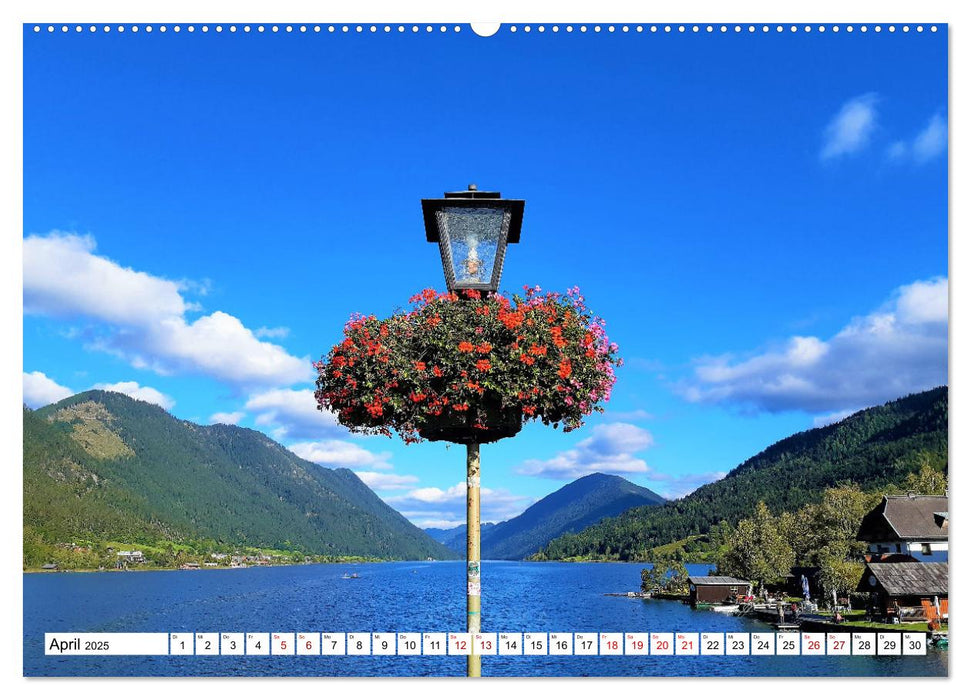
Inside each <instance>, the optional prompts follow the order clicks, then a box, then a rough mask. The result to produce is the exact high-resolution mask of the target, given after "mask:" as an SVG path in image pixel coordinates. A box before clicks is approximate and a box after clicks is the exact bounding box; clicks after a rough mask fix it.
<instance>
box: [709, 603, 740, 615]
mask: <svg viewBox="0 0 971 700" xmlns="http://www.w3.org/2000/svg"><path fill="white" fill-rule="evenodd" d="M711 610H712V612H719V613H726V614H728V615H733V614H735V613H737V612H738V605H712V606H711Z"/></svg>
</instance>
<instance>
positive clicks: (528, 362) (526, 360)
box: [519, 354, 536, 365]
mask: <svg viewBox="0 0 971 700" xmlns="http://www.w3.org/2000/svg"><path fill="white" fill-rule="evenodd" d="M519 361H520V362H522V363H524V364H526V365H531V364H533V363H534V362H536V360H535V359H533V358H532V357H530V356H529V355H525V354H523V355H520V356H519Z"/></svg>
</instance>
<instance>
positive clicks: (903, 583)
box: [858, 562, 947, 596]
mask: <svg viewBox="0 0 971 700" xmlns="http://www.w3.org/2000/svg"><path fill="white" fill-rule="evenodd" d="M871 574H872V575H873V576H874V577H875V578H876V580H877V586H876V587H879V588H882V589H883V590H885V591H886V592H887V594H888V595H893V596H903V595H947V562H920V563H918V562H894V563H890V564H876V563H870V564H867V567H866V570H864V572H863V580H862V581H860V586H859V588H858V590H873V589H874V588H875V586H873V584H872V583H870V581H869V577H870V575H871Z"/></svg>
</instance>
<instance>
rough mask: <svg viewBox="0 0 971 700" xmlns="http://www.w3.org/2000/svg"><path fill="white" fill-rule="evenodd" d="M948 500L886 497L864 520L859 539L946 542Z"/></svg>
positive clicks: (945, 498) (858, 535)
mask: <svg viewBox="0 0 971 700" xmlns="http://www.w3.org/2000/svg"><path fill="white" fill-rule="evenodd" d="M947 534H948V520H947V496H909V495H908V496H884V497H883V500H882V501H881V502H880V505H878V506H877V507H876V508H874V509H873V510H871V511H870V512H869V513H867V514H866V516H864V518H863V522H862V523H861V524H860V531H859V533H858V534H857V538H858V539H861V540H866V541H868V542H879V541H882V540H892V539H901V540H946V539H947Z"/></svg>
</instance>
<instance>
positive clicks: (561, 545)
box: [535, 387, 948, 560]
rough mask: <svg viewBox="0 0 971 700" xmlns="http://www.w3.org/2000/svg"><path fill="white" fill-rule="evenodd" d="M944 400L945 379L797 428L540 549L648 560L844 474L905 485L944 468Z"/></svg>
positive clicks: (548, 553) (549, 553) (802, 498)
mask: <svg viewBox="0 0 971 700" xmlns="http://www.w3.org/2000/svg"><path fill="white" fill-rule="evenodd" d="M947 404H948V393H947V387H938V388H936V389H931V390H929V391H924V392H921V393H919V394H912V395H910V396H905V397H903V398H901V399H897V400H895V401H890V402H888V403H886V404H884V405H882V406H875V407H873V408H867V409H864V410H862V411H858V412H857V413H854V414H853V415H851V416H849V417H847V418H844V419H843V420H841V421H839V422H838V423H833V424H831V425H827V426H824V427H819V428H815V429H812V430H808V431H805V432H801V433H797V434H795V435H792V436H790V437H788V438H785V439H784V440H780V441H779V442H777V443H775V444H774V445H771V446H770V447H768V448H766V449H765V450H763V451H762V452H760V453H759V454H757V455H755V456H754V457H752V458H750V459H747V460H746V461H744V462H743V463H742V464H740V465H738V466H737V467H735V468H734V469H733V470H732V471H730V472H729V473H728V474H727V475H726V476H725V477H724V478H723V479H720V480H719V481H715V482H713V483H710V484H706V485H704V486H702V487H701V488H699V489H697V490H695V491H693V492H692V493H690V494H689V495H687V496H685V497H684V498H681V499H679V500H676V501H672V502H670V503H668V504H666V505H663V506H659V507H647V508H645V507H640V508H633V509H631V510H628V511H626V512H625V513H623V514H621V515H619V516H617V517H614V518H607V519H604V520H603V521H601V522H599V523H597V524H595V525H592V526H591V527H588V528H586V529H585V530H582V531H580V532H576V533H568V534H565V535H562V536H560V537H558V538H556V539H555V540H553V541H552V542H550V543H549V544H548V545H546V546H545V547H543V548H542V551H540V552H539V553H538V554H537V555H536V557H535V558H538V559H574V558H577V559H608V560H609V559H615V560H643V559H645V558H647V557H648V556H649V554H650V550H651V549H652V548H653V547H657V546H661V545H666V544H669V543H673V542H678V541H680V540H683V539H685V538H688V537H691V536H695V535H704V534H706V533H708V532H709V531H710V530H711V528H712V527H714V526H715V525H718V524H719V523H721V521H725V522H727V523H728V524H729V525H732V526H734V525H735V524H737V523H738V521H739V520H740V519H742V518H745V517H748V516H749V515H751V514H752V513H753V512H754V510H755V507H756V505H757V504H758V503H759V502H760V501H761V502H764V503H765V504H766V505H767V506H768V507H769V508H770V509H771V510H772V511H773V512H775V513H778V512H780V511H782V510H789V511H795V510H797V509H798V508H800V507H802V506H803V505H806V504H808V503H814V502H818V501H819V499H820V497H821V496H822V492H823V490H824V489H826V488H828V487H831V486H836V485H837V484H839V483H841V482H853V483H855V484H858V485H859V486H860V487H861V488H863V489H864V490H873V489H883V488H885V487H890V486H893V485H899V484H901V483H903V482H904V480H905V479H906V477H907V476H908V475H909V474H912V473H915V472H918V471H919V470H920V468H921V467H922V466H924V465H929V466H930V467H932V468H934V469H936V470H938V471H944V472H945V473H946V472H947V464H948V462H947V459H948V454H947V443H948V439H947V438H948V410H947Z"/></svg>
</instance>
